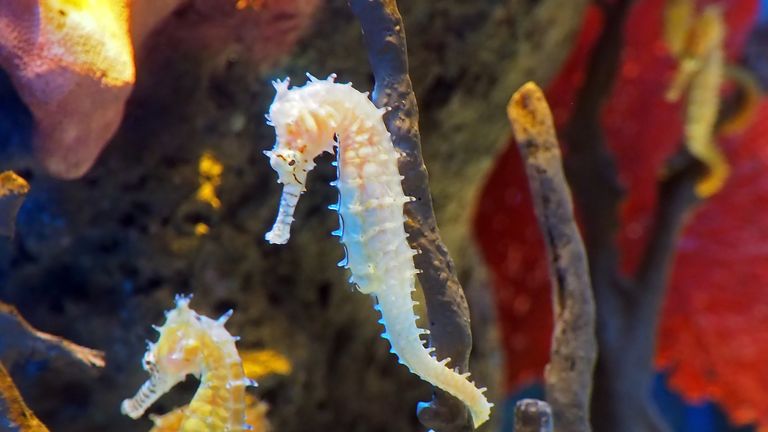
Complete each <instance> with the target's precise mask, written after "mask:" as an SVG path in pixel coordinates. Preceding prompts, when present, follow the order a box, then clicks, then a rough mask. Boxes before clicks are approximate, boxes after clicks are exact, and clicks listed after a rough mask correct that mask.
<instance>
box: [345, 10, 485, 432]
mask: <svg viewBox="0 0 768 432" xmlns="http://www.w3.org/2000/svg"><path fill="white" fill-rule="evenodd" d="M349 4H350V7H351V8H352V11H353V12H354V14H355V15H356V16H357V18H358V19H359V20H360V25H361V27H362V30H363V35H364V39H365V45H366V48H367V50H368V59H369V61H370V63H371V67H372V69H373V74H374V77H375V79H376V86H375V87H374V91H373V100H374V103H375V104H376V105H377V106H379V107H388V108H390V109H391V111H390V112H389V113H388V114H387V115H385V117H384V120H385V122H386V124H387V129H388V130H389V132H390V133H391V134H392V138H393V141H394V144H395V147H397V148H398V149H399V150H401V151H402V153H403V156H402V157H401V158H400V162H399V165H400V173H401V174H402V175H403V176H405V179H404V180H403V189H404V191H405V194H406V195H409V196H412V197H415V198H416V201H414V202H413V203H411V204H409V205H406V206H405V215H406V219H407V221H406V230H407V231H408V234H409V242H410V244H411V246H412V247H414V248H416V249H418V250H419V251H421V253H420V254H419V255H417V256H415V257H414V260H415V263H416V266H417V267H418V268H420V269H421V270H422V273H421V274H420V275H419V282H421V286H422V289H423V290H424V297H425V299H426V303H427V310H428V314H429V323H430V331H431V336H430V341H431V343H432V345H433V346H434V347H435V349H436V352H437V355H438V357H439V358H446V357H450V358H451V359H452V362H451V366H453V367H455V368H458V369H459V370H461V371H466V370H467V366H468V362H469V353H470V351H471V349H472V333H471V331H470V326H469V308H468V306H467V301H466V298H465V296H464V291H463V289H462V287H461V284H460V283H459V281H458V278H457V276H456V271H455V267H454V264H453V261H452V260H451V257H450V256H449V255H448V250H447V249H446V247H445V245H444V244H443V242H442V240H441V238H440V232H439V230H438V227H437V222H436V220H435V214H434V210H433V207H432V199H431V196H430V193H429V182H428V176H427V170H426V167H425V166H424V160H423V159H422V156H421V139H420V135H419V125H418V120H419V110H418V106H417V103H416V96H415V95H414V93H413V87H412V85H411V79H410V77H409V75H408V53H407V48H406V39H405V28H404V25H403V20H402V17H401V16H400V12H399V11H398V9H397V3H396V2H395V0H350V1H349ZM419 419H420V420H421V422H422V423H423V424H424V425H425V426H427V427H428V428H431V429H435V430H440V431H442V432H449V431H455V430H456V431H457V430H465V429H468V428H471V426H470V419H469V416H468V413H467V410H466V408H465V407H464V406H463V404H461V402H459V401H458V400H457V399H455V398H453V397H451V396H449V395H448V394H447V393H444V392H442V391H440V390H436V392H435V397H434V399H433V401H432V402H430V403H429V404H421V405H420V408H419Z"/></svg>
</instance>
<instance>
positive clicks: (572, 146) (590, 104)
mask: <svg viewBox="0 0 768 432" xmlns="http://www.w3.org/2000/svg"><path fill="white" fill-rule="evenodd" d="M632 3H633V2H632V0H616V1H613V2H610V3H609V2H602V10H603V12H604V20H603V22H604V23H605V24H604V26H603V29H602V32H601V34H600V36H599V38H598V40H597V42H596V44H595V47H594V48H593V52H592V55H591V57H590V62H589V65H588V66H587V71H586V74H585V76H586V79H585V81H584V84H583V86H582V87H581V89H580V90H579V92H578V95H577V97H576V102H575V105H574V109H573V115H572V116H571V119H570V120H569V122H568V125H567V126H566V128H565V131H564V138H565V141H566V145H567V146H568V150H569V154H568V160H567V161H566V163H567V166H566V168H567V171H568V178H569V180H570V184H571V185H572V187H573V191H574V195H575V196H576V201H577V202H578V203H579V207H580V210H581V211H582V213H583V216H584V217H583V221H584V230H585V234H586V242H587V250H588V251H589V256H590V259H591V263H590V265H591V267H592V277H593V282H594V284H595V295H596V296H597V297H598V303H599V302H600V296H601V291H602V287H607V286H609V285H611V284H613V283H614V282H615V278H616V267H617V259H616V257H617V256H618V253H617V250H616V244H615V242H614V235H615V233H616V230H617V229H618V213H617V208H618V204H619V201H620V200H621V197H622V195H623V190H622V188H621V186H620V184H619V180H618V171H617V169H616V164H615V162H614V160H613V157H612V155H611V154H610V153H609V152H608V150H607V148H606V146H605V137H604V136H603V131H602V128H601V125H600V114H601V112H602V111H601V109H602V106H603V104H604V102H605V100H606V98H607V97H608V95H609V94H610V92H611V90H612V89H613V85H614V82H615V81H616V76H617V72H618V67H619V61H620V58H621V49H622V47H623V45H624V34H623V33H624V24H625V22H626V20H627V17H628V15H629V10H630V8H631V5H632ZM598 313H600V311H599V310H598Z"/></svg>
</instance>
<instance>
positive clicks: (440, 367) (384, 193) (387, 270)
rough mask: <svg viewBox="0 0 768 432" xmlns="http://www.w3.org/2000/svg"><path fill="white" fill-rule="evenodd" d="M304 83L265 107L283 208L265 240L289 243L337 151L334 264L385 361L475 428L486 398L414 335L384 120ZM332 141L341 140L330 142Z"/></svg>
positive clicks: (280, 85) (332, 89) (399, 192)
mask: <svg viewBox="0 0 768 432" xmlns="http://www.w3.org/2000/svg"><path fill="white" fill-rule="evenodd" d="M308 76H309V78H310V80H309V82H308V83H307V84H306V85H305V86H303V87H295V88H292V89H290V88H289V83H288V80H286V81H276V82H275V83H274V86H275V89H276V90H277V95H276V96H275V100H274V102H273V103H272V106H271V107H270V111H269V115H268V117H267V118H268V123H269V124H271V125H273V126H274V127H275V131H276V134H277V142H276V144H275V147H274V149H272V150H271V151H267V152H265V153H266V154H267V156H269V159H270V163H271V165H272V168H273V169H274V170H275V171H277V174H278V177H279V178H278V182H279V183H282V184H283V195H282V197H281V200H280V208H279V211H278V215H277V220H276V221H275V224H274V226H273V227H272V230H271V231H270V232H269V233H267V235H266V239H267V240H268V241H269V242H270V243H280V244H282V243H286V242H287V241H288V238H289V237H290V227H291V222H292V221H293V213H294V209H295V207H296V204H297V203H298V200H299V196H300V195H301V194H302V193H303V192H304V191H305V184H306V179H307V173H308V172H309V171H310V170H312V168H314V166H315V163H314V162H313V159H314V158H315V157H316V156H318V155H320V154H321V153H323V152H326V151H327V152H333V151H334V149H338V162H337V163H336V166H337V167H338V181H337V182H333V183H332V184H333V185H336V186H338V188H339V203H338V204H335V205H333V206H331V207H330V208H331V209H332V210H336V211H338V213H339V220H340V225H341V226H340V228H339V230H338V231H335V232H334V234H335V235H337V236H340V237H341V241H342V242H343V244H344V246H345V247H346V249H347V257H346V258H345V260H344V261H342V262H341V263H339V265H340V266H344V267H347V268H349V269H350V270H351V272H352V277H351V278H350V282H352V283H354V284H356V285H357V289H358V290H359V291H360V292H362V293H364V294H371V295H373V296H374V297H375V298H376V301H377V303H378V304H377V306H376V309H377V310H378V311H379V312H381V316H382V319H381V320H380V321H379V322H380V323H381V324H383V325H384V327H385V332H384V333H383V334H382V336H383V337H384V338H385V339H387V340H389V342H390V344H391V347H392V349H391V352H392V353H394V354H395V355H397V356H398V358H399V360H400V362H401V363H402V364H404V365H406V366H407V367H408V368H409V369H410V370H411V372H413V373H415V374H416V375H418V376H420V377H421V378H422V379H424V380H426V381H428V382H429V383H431V384H432V385H434V386H436V387H439V388H441V389H443V390H445V391H447V392H448V393H450V394H452V395H454V396H455V397H456V398H458V399H460V400H461V401H463V402H464V403H465V404H466V405H467V407H468V408H469V410H470V412H471V414H472V419H473V421H474V424H475V426H479V425H480V424H482V423H483V422H485V421H486V420H487V419H488V416H489V415H490V409H491V407H492V406H493V404H491V403H489V402H488V401H487V399H486V398H485V396H484V395H483V392H484V390H485V389H478V388H477V387H475V385H474V383H471V382H470V381H469V380H468V376H469V374H468V373H467V374H460V373H458V372H457V371H455V370H453V369H450V368H449V367H447V364H448V362H449V361H450V358H446V359H444V360H441V361H438V360H437V359H436V358H435V357H433V356H432V355H431V353H432V352H433V351H434V348H427V347H425V346H424V341H423V340H422V339H421V335H424V334H426V333H428V331H427V330H422V329H420V328H418V327H417V325H416V319H417V317H416V314H415V313H414V310H413V307H414V305H415V302H414V301H413V299H412V297H411V294H412V293H413V291H414V284H415V279H414V275H415V274H416V273H417V270H416V268H415V267H414V263H413V255H414V254H416V253H417V252H416V251H414V250H413V249H411V248H410V246H409V245H408V241H407V239H406V233H405V229H404V227H403V223H404V220H405V219H404V216H403V205H404V204H405V203H407V202H409V201H411V200H412V198H410V197H407V196H405V194H404V193H403V187H402V184H401V181H402V179H403V177H402V176H401V175H400V172H399V171H398V166H397V159H398V157H399V153H398V151H397V150H396V149H395V147H394V145H393V144H392V139H391V137H390V134H389V132H387V129H386V127H385V126H384V122H383V120H382V115H383V114H384V112H385V111H386V110H384V109H378V108H376V106H375V105H374V104H373V103H372V102H371V100H370V99H369V98H368V94H367V93H360V92H359V91H357V90H355V89H354V88H352V85H351V84H339V83H335V82H334V79H335V75H331V76H330V77H329V78H328V79H327V80H318V79H316V78H314V77H312V76H311V75H308ZM334 137H337V138H338V140H335V139H334Z"/></svg>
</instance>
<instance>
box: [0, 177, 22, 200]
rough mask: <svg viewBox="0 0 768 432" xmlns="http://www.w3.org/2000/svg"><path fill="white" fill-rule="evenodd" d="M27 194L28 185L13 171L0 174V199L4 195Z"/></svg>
mask: <svg viewBox="0 0 768 432" xmlns="http://www.w3.org/2000/svg"><path fill="white" fill-rule="evenodd" d="M27 192H29V183H27V181H26V180H24V179H23V178H22V177H21V176H19V175H18V174H16V173H15V172H13V171H4V172H2V173H0V197H4V196H6V195H25V194H26V193H27Z"/></svg>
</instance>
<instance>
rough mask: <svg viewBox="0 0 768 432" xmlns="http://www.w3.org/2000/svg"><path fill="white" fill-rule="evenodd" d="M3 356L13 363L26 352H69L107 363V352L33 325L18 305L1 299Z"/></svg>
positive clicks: (99, 364)
mask: <svg viewBox="0 0 768 432" xmlns="http://www.w3.org/2000/svg"><path fill="white" fill-rule="evenodd" d="M0 335H3V344H2V346H0V348H2V349H0V358H2V359H3V360H4V361H7V362H9V363H13V361H14V360H15V359H16V358H18V357H23V356H26V355H47V354H49V353H50V352H51V351H53V352H54V353H56V354H65V355H67V356H69V357H72V358H74V359H76V360H78V361H80V362H82V363H85V364H86V365H88V366H97V367H104V353H103V352H101V351H97V350H93V349H90V348H86V347H83V346H80V345H78V344H76V343H74V342H70V341H68V340H66V339H64V338H62V337H59V336H54V335H52V334H49V333H45V332H41V331H40V330H37V329H35V328H34V327H32V325H31V324H30V323H28V322H27V320H25V319H24V317H22V316H21V314H19V311H18V310H16V308H15V307H13V306H11V305H9V304H6V303H3V302H0Z"/></svg>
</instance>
